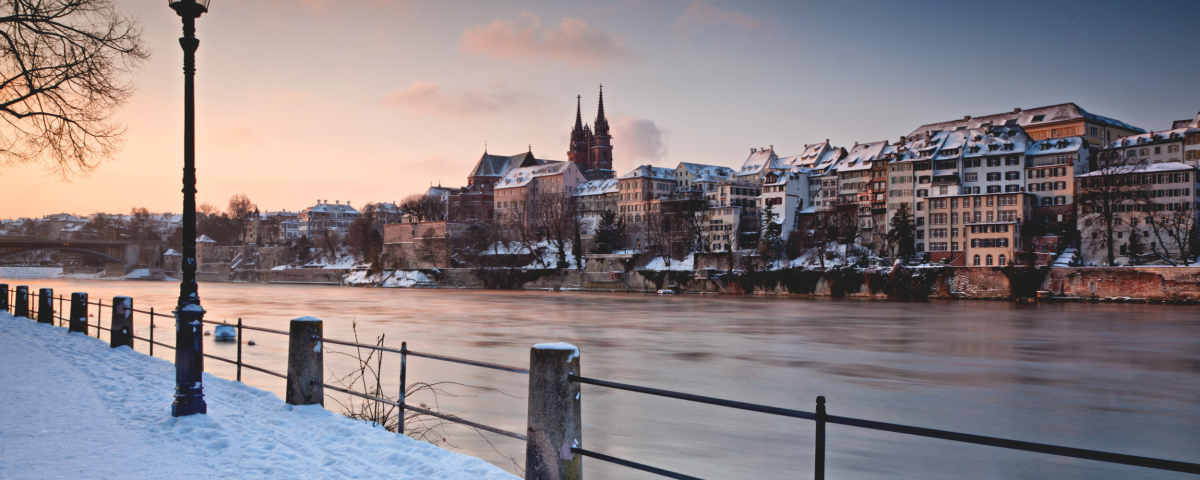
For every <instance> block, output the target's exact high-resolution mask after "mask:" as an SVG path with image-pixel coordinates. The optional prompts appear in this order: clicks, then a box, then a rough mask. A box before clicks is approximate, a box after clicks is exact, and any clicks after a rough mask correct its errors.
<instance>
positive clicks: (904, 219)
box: [887, 202, 917, 258]
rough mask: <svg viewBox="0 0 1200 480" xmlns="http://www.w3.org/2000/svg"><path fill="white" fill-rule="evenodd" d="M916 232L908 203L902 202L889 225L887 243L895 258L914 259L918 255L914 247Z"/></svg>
mask: <svg viewBox="0 0 1200 480" xmlns="http://www.w3.org/2000/svg"><path fill="white" fill-rule="evenodd" d="M914 230H915V227H914V226H913V217H912V211H911V210H909V209H908V202H900V208H897V209H896V212H895V213H893V214H892V221H891V222H890V223H889V224H888V232H887V243H888V248H890V249H891V251H892V255H893V256H895V257H898V258H912V257H913V256H914V255H916V254H917V250H916V246H915V245H913V241H914V238H913V237H914V233H913V232H914Z"/></svg>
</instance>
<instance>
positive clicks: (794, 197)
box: [758, 165, 809, 239]
mask: <svg viewBox="0 0 1200 480" xmlns="http://www.w3.org/2000/svg"><path fill="white" fill-rule="evenodd" d="M808 174H809V169H808V168H805V167H799V166H794V165H793V166H792V167H791V170H789V171H786V172H771V173H768V174H767V177H766V178H765V179H764V180H763V185H762V196H761V197H760V198H759V200H758V207H759V208H760V209H762V210H763V211H766V210H767V209H770V210H771V211H772V212H773V213H774V214H775V221H776V222H777V223H779V224H780V236H782V237H783V238H784V239H787V237H788V235H789V234H791V232H792V230H795V229H796V217H797V215H799V213H800V211H801V210H803V209H805V208H806V207H808V206H809V205H807V203H806V202H807V201H808V198H809V196H808ZM764 218H765V214H764Z"/></svg>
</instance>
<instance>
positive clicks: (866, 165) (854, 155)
mask: <svg viewBox="0 0 1200 480" xmlns="http://www.w3.org/2000/svg"><path fill="white" fill-rule="evenodd" d="M887 144H888V142H887V140H884V141H881V142H871V143H860V144H858V145H855V146H853V147H851V148H850V151H849V152H847V153H846V158H843V159H842V163H841V165H839V166H838V172H847V171H856V170H870V169H871V162H872V161H874V160H877V159H879V158H881V157H882V156H883V147H885V146H887Z"/></svg>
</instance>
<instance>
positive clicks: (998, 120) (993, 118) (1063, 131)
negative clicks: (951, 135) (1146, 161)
mask: <svg viewBox="0 0 1200 480" xmlns="http://www.w3.org/2000/svg"><path fill="white" fill-rule="evenodd" d="M994 126H1010V127H1011V126H1020V127H1021V128H1023V129H1024V130H1025V132H1026V133H1027V134H1028V136H1029V138H1030V139H1032V140H1050V139H1056V138H1064V137H1076V136H1081V137H1084V138H1085V139H1086V140H1087V141H1088V144H1089V145H1091V146H1092V147H1093V148H1095V149H1096V150H1098V149H1099V148H1098V147H1099V146H1100V145H1103V144H1105V143H1106V142H1109V141H1112V140H1115V139H1117V138H1120V137H1125V136H1129V135H1137V134H1142V133H1146V131H1145V130H1142V129H1141V128H1138V127H1135V126H1133V125H1129V124H1127V123H1125V122H1122V121H1120V120H1117V119H1115V118H1110V117H1105V116H1101V115H1096V114H1093V113H1090V112H1088V111H1087V110H1084V109H1083V108H1081V107H1080V106H1078V105H1076V104H1074V103H1063V104H1059V105H1050V106H1046V107H1038V108H1031V109H1025V110H1023V109H1020V108H1014V109H1013V110H1012V112H1008V113H997V114H992V115H984V116H981V117H972V116H970V115H967V116H964V117H963V118H962V119H961V120H950V121H944V122H937V123H930V124H925V125H921V126H920V127H917V129H916V130H914V131H913V132H912V133H910V134H908V135H907V138H908V139H909V140H910V141H916V140H920V139H923V138H928V137H930V136H933V135H936V134H938V133H941V132H948V131H955V130H967V129H975V128H988V127H994ZM1092 153H1093V154H1095V153H1096V152H1095V151H1093V152H1092Z"/></svg>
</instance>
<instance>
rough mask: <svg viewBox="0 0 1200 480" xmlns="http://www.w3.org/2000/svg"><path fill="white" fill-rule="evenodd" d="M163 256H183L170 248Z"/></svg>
mask: <svg viewBox="0 0 1200 480" xmlns="http://www.w3.org/2000/svg"><path fill="white" fill-rule="evenodd" d="M163 256H164V257H180V256H182V255H180V254H179V252H176V251H175V249H174V248H168V249H167V251H166V252H163Z"/></svg>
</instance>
